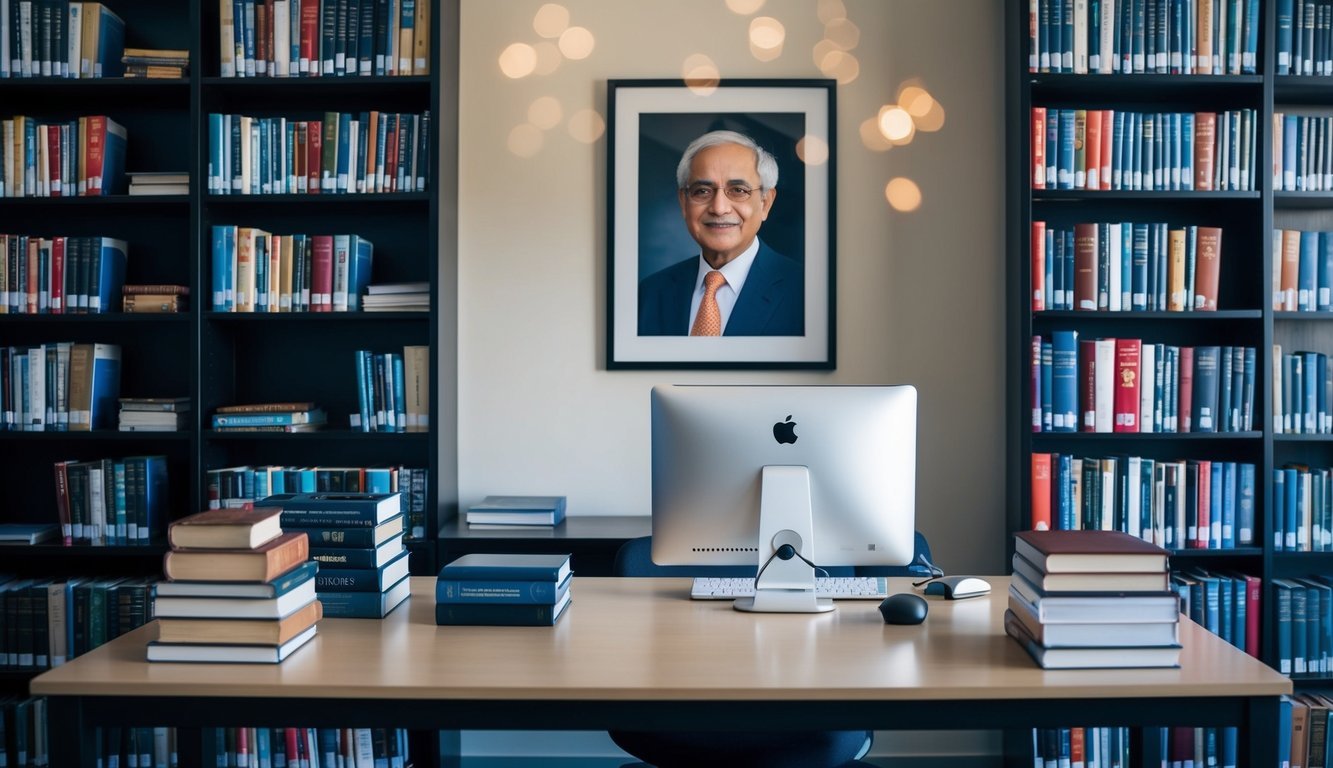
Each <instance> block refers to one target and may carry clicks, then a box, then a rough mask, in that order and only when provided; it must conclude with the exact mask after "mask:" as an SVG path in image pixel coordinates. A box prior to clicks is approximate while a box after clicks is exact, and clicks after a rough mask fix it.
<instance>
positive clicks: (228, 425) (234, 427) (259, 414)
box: [212, 403, 328, 432]
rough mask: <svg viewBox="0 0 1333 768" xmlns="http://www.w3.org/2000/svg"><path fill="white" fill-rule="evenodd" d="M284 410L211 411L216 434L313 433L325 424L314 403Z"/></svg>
mask: <svg viewBox="0 0 1333 768" xmlns="http://www.w3.org/2000/svg"><path fill="white" fill-rule="evenodd" d="M285 405H287V406H289V407H287V408H285V409H283V410H276V409H271V408H266V407H262V406H261V407H258V408H256V407H254V406H245V405H238V406H224V407H223V408H219V409H218V410H217V411H214V412H213V419H212V425H213V429H214V430H215V431H217V432H314V431H316V430H319V429H322V428H323V427H324V425H325V424H326V423H328V413H327V412H325V410H324V409H323V408H320V407H319V406H317V405H315V404H314V403H286V404H285Z"/></svg>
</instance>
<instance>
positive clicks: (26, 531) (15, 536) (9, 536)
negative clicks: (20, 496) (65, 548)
mask: <svg viewBox="0 0 1333 768" xmlns="http://www.w3.org/2000/svg"><path fill="white" fill-rule="evenodd" d="M59 535H60V526H59V525H57V524H55V523H0V544H41V543H42V542H44V541H54V540H55V539H56V537H57V536H59Z"/></svg>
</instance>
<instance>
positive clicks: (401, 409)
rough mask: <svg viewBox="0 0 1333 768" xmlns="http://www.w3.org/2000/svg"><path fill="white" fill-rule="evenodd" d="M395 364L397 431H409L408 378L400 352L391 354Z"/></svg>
mask: <svg viewBox="0 0 1333 768" xmlns="http://www.w3.org/2000/svg"><path fill="white" fill-rule="evenodd" d="M389 360H390V362H391V363H392V364H393V376H392V377H391V378H392V379H393V407H394V415H395V418H394V425H395V428H396V431H398V432H406V431H407V379H406V374H405V373H404V372H403V356H402V354H400V353H398V352H394V353H392V354H390V355H389Z"/></svg>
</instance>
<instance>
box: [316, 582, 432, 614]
mask: <svg viewBox="0 0 1333 768" xmlns="http://www.w3.org/2000/svg"><path fill="white" fill-rule="evenodd" d="M411 593H412V579H411V578H409V577H407V576H404V577H403V578H401V579H399V580H398V582H397V583H396V584H393V585H392V586H390V587H389V588H388V589H386V590H384V591H383V592H352V591H342V590H339V591H336V592H334V591H323V592H319V593H318V594H319V601H320V602H321V603H323V604H324V618H326V619H382V618H384V617H385V616H387V615H388V613H389V612H390V611H392V610H393V609H394V608H397V607H398V605H399V604H401V603H402V602H403V601H404V600H406V599H407V597H408V595H410V594H411Z"/></svg>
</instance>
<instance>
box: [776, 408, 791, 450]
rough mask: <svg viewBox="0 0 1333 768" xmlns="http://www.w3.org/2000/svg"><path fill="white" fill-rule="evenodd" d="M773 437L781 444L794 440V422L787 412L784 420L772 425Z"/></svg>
mask: <svg viewBox="0 0 1333 768" xmlns="http://www.w3.org/2000/svg"><path fill="white" fill-rule="evenodd" d="M773 439H774V440H777V441H778V442H779V443H781V444H783V445H786V444H788V443H794V442H796V422H794V421H792V420H791V414H787V420H786V421H779V422H778V423H776V424H774V425H773Z"/></svg>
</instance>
